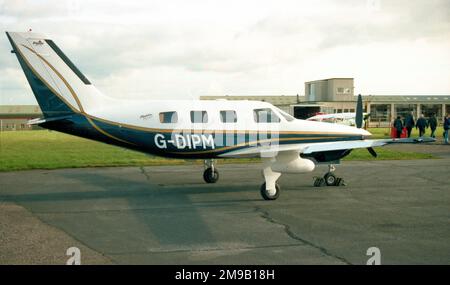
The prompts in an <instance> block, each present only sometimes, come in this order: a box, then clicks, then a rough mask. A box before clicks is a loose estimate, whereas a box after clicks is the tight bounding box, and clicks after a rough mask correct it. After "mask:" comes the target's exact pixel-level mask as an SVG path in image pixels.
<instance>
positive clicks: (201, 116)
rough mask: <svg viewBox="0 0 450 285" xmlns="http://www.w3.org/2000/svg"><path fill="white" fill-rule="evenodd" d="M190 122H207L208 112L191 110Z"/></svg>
mask: <svg viewBox="0 0 450 285" xmlns="http://www.w3.org/2000/svg"><path fill="white" fill-rule="evenodd" d="M191 122H192V123H203V124H205V123H207V122H208V113H207V112H206V111H191Z"/></svg>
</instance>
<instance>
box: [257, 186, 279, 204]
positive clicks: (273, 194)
mask: <svg viewBox="0 0 450 285" xmlns="http://www.w3.org/2000/svg"><path fill="white" fill-rule="evenodd" d="M280 190H281V188H280V185H278V183H275V191H273V190H267V188H266V183H263V185H261V196H262V197H263V199H264V200H276V199H277V198H278V197H279V196H280Z"/></svg>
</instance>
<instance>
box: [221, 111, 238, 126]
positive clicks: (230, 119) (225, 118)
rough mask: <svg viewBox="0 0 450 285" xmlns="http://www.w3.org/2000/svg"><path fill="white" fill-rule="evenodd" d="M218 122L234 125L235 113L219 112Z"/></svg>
mask: <svg viewBox="0 0 450 285" xmlns="http://www.w3.org/2000/svg"><path fill="white" fill-rule="evenodd" d="M220 121H221V122H222V123H236V122H237V115H236V111H233V110H227V111H220Z"/></svg>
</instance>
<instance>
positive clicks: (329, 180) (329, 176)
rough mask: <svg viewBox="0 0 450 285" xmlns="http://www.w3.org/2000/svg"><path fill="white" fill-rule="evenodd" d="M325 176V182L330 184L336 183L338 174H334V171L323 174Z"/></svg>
mask: <svg viewBox="0 0 450 285" xmlns="http://www.w3.org/2000/svg"><path fill="white" fill-rule="evenodd" d="M323 178H324V179H325V183H327V185H328V186H334V185H336V176H334V174H333V173H331V172H328V173H327V174H325V175H324V176H323Z"/></svg>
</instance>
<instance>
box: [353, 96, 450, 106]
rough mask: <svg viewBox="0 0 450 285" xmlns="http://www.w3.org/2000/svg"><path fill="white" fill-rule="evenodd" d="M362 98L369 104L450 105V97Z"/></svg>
mask: <svg viewBox="0 0 450 285" xmlns="http://www.w3.org/2000/svg"><path fill="white" fill-rule="evenodd" d="M362 97H363V100H364V101H369V102H386V103H388V102H393V103H400V102H405V103H408V102H411V103H433V102H435V103H441V104H442V103H446V102H449V103H450V95H401V96H400V95H364V96H362ZM355 100H356V96H355Z"/></svg>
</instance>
